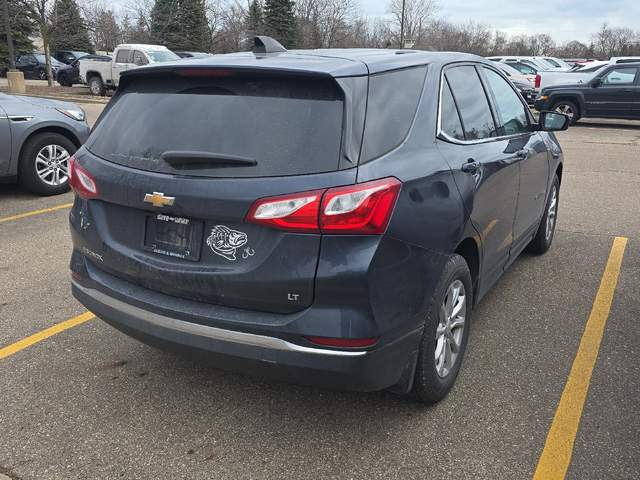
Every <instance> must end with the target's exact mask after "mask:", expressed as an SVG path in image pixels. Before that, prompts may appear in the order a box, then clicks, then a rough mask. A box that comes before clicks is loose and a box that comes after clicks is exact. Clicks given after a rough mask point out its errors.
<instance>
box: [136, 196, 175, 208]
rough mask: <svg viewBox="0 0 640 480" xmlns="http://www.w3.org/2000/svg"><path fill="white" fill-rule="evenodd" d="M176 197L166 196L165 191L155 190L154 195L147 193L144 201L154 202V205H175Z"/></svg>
mask: <svg viewBox="0 0 640 480" xmlns="http://www.w3.org/2000/svg"><path fill="white" fill-rule="evenodd" d="M175 199H176V197H165V196H164V193H160V192H153V195H151V194H150V193H147V194H146V195H145V196H144V201H145V202H149V203H152V204H153V206H154V207H160V208H162V207H164V206H165V205H173V202H174V201H175Z"/></svg>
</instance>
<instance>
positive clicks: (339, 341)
mask: <svg viewBox="0 0 640 480" xmlns="http://www.w3.org/2000/svg"><path fill="white" fill-rule="evenodd" d="M304 338H306V339H307V340H309V341H310V342H312V343H315V344H317V345H326V346H329V347H347V348H362V347H370V346H372V345H375V344H376V343H377V342H378V339H379V338H380V337H376V338H356V339H352V338H326V337H304Z"/></svg>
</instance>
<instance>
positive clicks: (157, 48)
mask: <svg viewBox="0 0 640 480" xmlns="http://www.w3.org/2000/svg"><path fill="white" fill-rule="evenodd" d="M173 60H180V57H179V56H178V55H176V54H175V53H173V52H172V51H171V50H169V49H168V48H167V47H164V46H162V45H141V44H123V45H118V46H117V47H116V49H115V51H114V52H113V59H112V60H111V62H103V61H96V60H80V78H81V80H82V82H83V83H85V84H87V85H89V89H90V90H91V93H92V94H93V95H101V96H102V95H104V94H105V92H106V90H107V89H110V90H115V89H116V88H117V87H118V83H119V81H120V73H121V72H123V71H124V70H129V69H130V68H135V67H140V66H143V65H148V64H150V63H160V62H170V61H173Z"/></svg>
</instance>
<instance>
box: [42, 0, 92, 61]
mask: <svg viewBox="0 0 640 480" xmlns="http://www.w3.org/2000/svg"><path fill="white" fill-rule="evenodd" d="M54 15H55V18H56V21H55V25H56V28H55V29H54V30H53V32H52V34H51V43H50V48H51V52H55V51H56V50H77V51H80V52H87V53H95V50H94V48H93V44H92V43H91V37H90V36H89V30H88V29H87V25H86V23H85V21H84V19H83V18H82V16H81V15H80V8H78V4H77V3H76V1H75V0H58V1H57V2H56V4H55V7H54Z"/></svg>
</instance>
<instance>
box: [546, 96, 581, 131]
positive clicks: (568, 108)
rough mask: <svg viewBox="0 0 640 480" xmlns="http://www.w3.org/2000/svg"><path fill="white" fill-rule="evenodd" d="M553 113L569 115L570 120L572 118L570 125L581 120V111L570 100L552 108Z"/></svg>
mask: <svg viewBox="0 0 640 480" xmlns="http://www.w3.org/2000/svg"><path fill="white" fill-rule="evenodd" d="M551 111H553V112H558V113H564V114H565V115H568V116H569V118H571V122H570V123H569V125H573V124H574V123H576V122H577V121H578V120H580V109H579V108H578V105H576V104H575V102H571V101H569V100H561V101H559V102H557V103H555V104H554V105H553V107H551Z"/></svg>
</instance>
